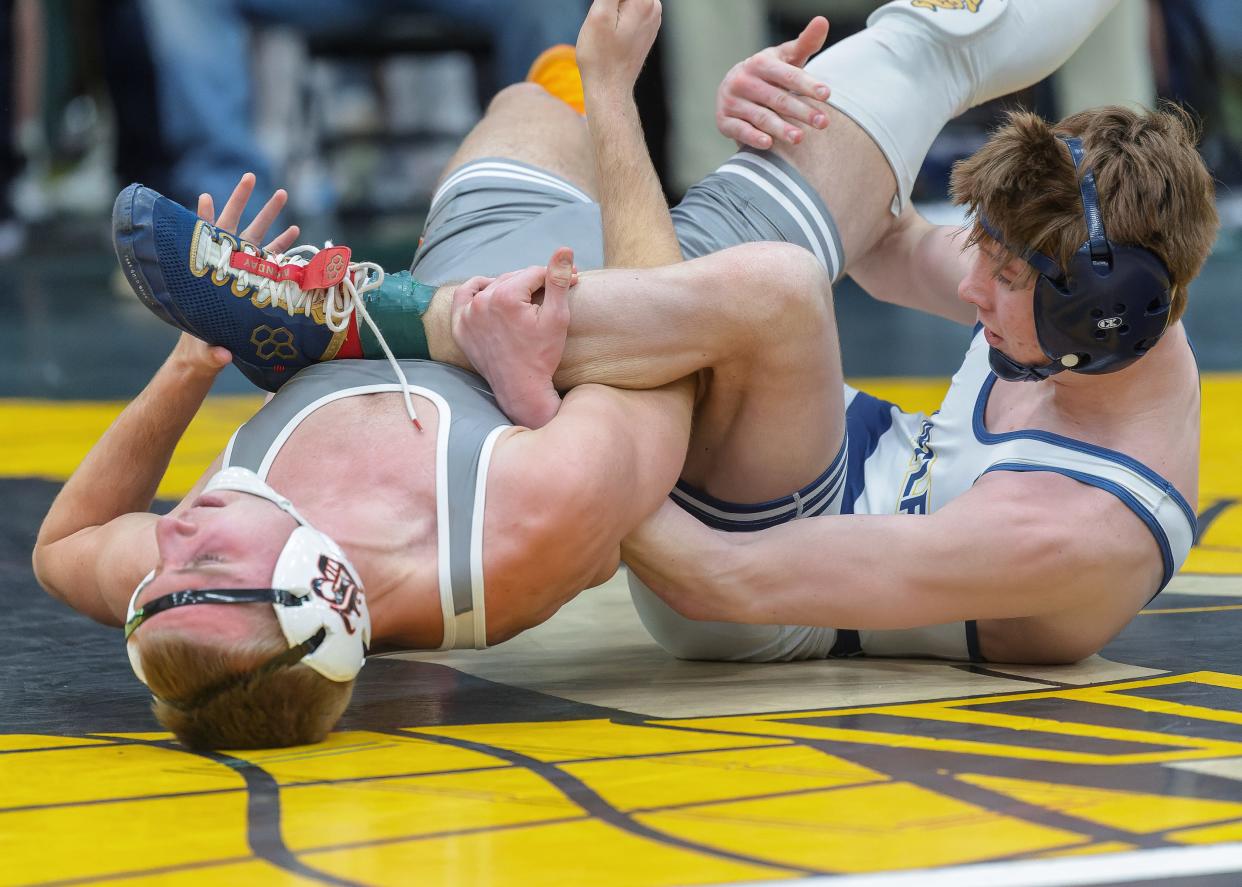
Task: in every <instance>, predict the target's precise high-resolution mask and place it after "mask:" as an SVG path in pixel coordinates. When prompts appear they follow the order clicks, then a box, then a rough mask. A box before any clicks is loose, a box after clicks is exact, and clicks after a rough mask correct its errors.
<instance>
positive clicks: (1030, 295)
mask: <svg viewBox="0 0 1242 887" xmlns="http://www.w3.org/2000/svg"><path fill="white" fill-rule="evenodd" d="M974 253H975V254H974V257H973V259H972V260H971V265H970V273H969V274H967V275H966V277H964V278H963V279H962V282H961V283H960V284H958V287H957V295H958V298H960V299H961V300H962V301H964V302H969V303H970V304H971V305H974V306H975V309H976V311H977V312H978V318H979V322H980V323H982V324H983V337H984V338H985V339H986V340H987V343H988V344H989V345H991V346H992V347H993V348H996V349H997V350H999V351H1002V352H1004V353H1005V354H1006V355H1007V356H1009V357H1011V358H1013V359H1014V360H1016V361H1017V362H1018V363H1021V364H1027V365H1030V366H1036V365H1043V364H1045V363H1047V362H1048V357H1047V355H1045V354H1044V351H1043V349H1042V348H1040V347H1039V336H1038V334H1037V333H1036V331H1035V308H1034V304H1035V281H1036V276H1035V274H1034V273H1033V271H1032V270H1031V266H1030V265H1028V264H1027V263H1026V262H1024V261H1022V260H1021V259H1014V260H1012V261H1010V262H1009V263H1008V264H1006V265H1004V266H1002V267H1001V268H1000V270H999V271H998V270H997V268H996V262H997V260H998V259H999V258H1000V257H1001V255H1002V253H1001V251H1000V247H999V246H998V245H997V244H996V242H995V241H993V240H991V239H989V238H987V237H985V238H983V240H982V241H980V243H979V245H978V247H977V248H976V249H975V251H974Z"/></svg>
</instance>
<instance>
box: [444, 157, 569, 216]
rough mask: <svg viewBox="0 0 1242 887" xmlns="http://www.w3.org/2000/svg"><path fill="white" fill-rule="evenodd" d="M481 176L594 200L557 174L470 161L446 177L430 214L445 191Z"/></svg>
mask: <svg viewBox="0 0 1242 887" xmlns="http://www.w3.org/2000/svg"><path fill="white" fill-rule="evenodd" d="M480 178H496V179H512V180H513V181H518V182H528V183H531V184H537V185H544V186H546V187H549V188H555V189H556V190H558V191H562V192H564V193H565V194H568V195H569V196H570V197H573V198H574V199H575V200H578V201H579V202H581V203H591V202H592V200H591V198H590V197H589V196H587V195H586V194H585V193H584V192H582V191H581V190H579V189H578V188H575V187H574V186H573V185H571V184H569V182H566V181H565V180H564V179H558V178H556V177H555V176H552V175H549V174H547V173H544V172H540V171H538V170H533V169H529V168H527V167H525V166H518V165H516V164H511V163H495V162H482V163H468V164H466V165H465V166H463V167H462V168H461V169H459V170H458V171H457V172H455V173H453V174H452V175H451V176H449V177H448V178H447V179H445V180H444V184H442V185H441V186H440V187H439V188H437V189H436V193H435V196H434V197H432V199H431V208H430V209H429V210H428V215H430V214H431V213H432V212H435V210H436V209H437V208H438V207H439V205H440V203H441V202H442V201H443V200H444V196H445V193H446V192H447V191H448V190H449V189H450V188H452V187H454V186H456V185H458V184H460V183H461V182H465V181H468V180H470V179H480Z"/></svg>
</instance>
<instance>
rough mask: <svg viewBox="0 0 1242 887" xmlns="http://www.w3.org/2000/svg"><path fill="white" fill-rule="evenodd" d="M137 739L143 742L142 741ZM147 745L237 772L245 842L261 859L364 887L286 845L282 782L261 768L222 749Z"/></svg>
mask: <svg viewBox="0 0 1242 887" xmlns="http://www.w3.org/2000/svg"><path fill="white" fill-rule="evenodd" d="M137 742H139V743H142V742H143V740H137ZM145 744H147V745H152V746H155V747H158V748H167V749H173V750H175V751H180V752H184V753H185V754H190V755H195V756H196V757H200V758H204V759H206V760H208V761H212V762H213V763H216V764H221V765H223V766H225V767H228V768H229V769H231V770H235V771H237V773H238V775H239V776H241V778H242V781H244V782H245V783H246V843H247V844H249V845H250V851H251V852H252V853H253V854H254V855H255V856H256V857H258V858H259V859H262V860H263V861H264V862H269V863H271V864H272V865H274V866H276V867H277V868H279V869H283V870H284V871H287V872H290V873H291V874H295V875H300V876H302V877H304V878H312V879H314V880H316V881H319V882H321V883H323V884H335V885H337V887H364V885H363V884H362V883H361V882H359V881H350V880H348V879H346V878H339V877H337V876H336V875H331V874H328V873H327V872H321V871H318V870H316V869H313V868H311V867H310V866H308V865H307V864H306V863H304V862H302V860H300V859H298V857H297V856H296V855H294V853H293V851H292V850H290V849H289V848H288V847H287V846H286V845H285V839H284V837H283V836H282V835H281V831H280V784H279V783H277V782H276V779H275V778H274V777H273V776H272V774H270V773H268V772H267V771H266V770H264V769H263V768H262V767H260V766H258V765H257V764H253V763H251V762H250V761H246V760H243V759H241V758H234V757H232V756H230V755H225V754H221V753H219V752H206V751H194V750H192V749H188V748H184V747H182V746H180V745H178V744H177V743H175V742H172V741H171V740H166V739H165V740H155V741H146V742H145Z"/></svg>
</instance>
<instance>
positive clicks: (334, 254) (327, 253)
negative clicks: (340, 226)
mask: <svg viewBox="0 0 1242 887" xmlns="http://www.w3.org/2000/svg"><path fill="white" fill-rule="evenodd" d="M229 264H230V265H231V266H232V267H234V268H237V269H239V270H241V271H246V272H248V273H250V274H254V275H255V276H257V277H266V278H267V279H268V280H275V281H277V282H280V281H285V280H291V281H293V282H294V283H295V284H297V285H298V287H299V288H300V289H302V290H317V289H325V288H327V287H330V286H336V285H337V284H338V283H340V282H341V281H342V280H344V279H345V274H346V272H347V271H349V247H347V246H333V247H329V248H328V249H322V250H320V251H319V252H317V253H316V254H315V257H314V258H313V259H311V260H310V263H309V264H307V265H293V264H288V265H277V264H276V263H275V262H269V261H268V260H267V259H265V258H263V257H262V256H256V255H252V254H251V253H243V252H235V253H233V256H232V258H231V259H229Z"/></svg>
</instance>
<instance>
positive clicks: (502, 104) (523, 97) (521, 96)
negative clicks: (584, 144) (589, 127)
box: [487, 81, 578, 117]
mask: <svg viewBox="0 0 1242 887" xmlns="http://www.w3.org/2000/svg"><path fill="white" fill-rule="evenodd" d="M558 109H560V110H563V111H565V112H566V113H568V114H571V115H573V116H574V117H578V114H577V112H576V111H574V110H573V108H571V107H569V105H567V104H565V103H564V102H563V101H561V100H560V99H558V98H557V97H556V96H554V95H552V93H550V92H548V91H547V90H546V89H544V88H543V87H542V86H540V85H539V84H538V83H529V82H527V81H523V82H521V83H511V84H509V85H508V86H506V87H505V88H504V89H502V90H500V92H498V93H496V95H494V96H492V100H491V101H490V102H489V103H488V105H487V113H488V114H497V113H517V114H531V113H537V114H548V113H558Z"/></svg>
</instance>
